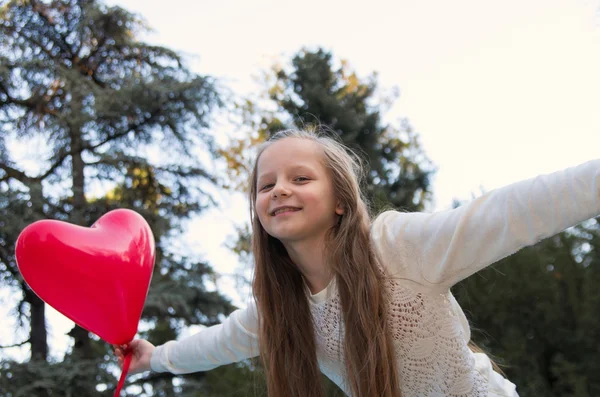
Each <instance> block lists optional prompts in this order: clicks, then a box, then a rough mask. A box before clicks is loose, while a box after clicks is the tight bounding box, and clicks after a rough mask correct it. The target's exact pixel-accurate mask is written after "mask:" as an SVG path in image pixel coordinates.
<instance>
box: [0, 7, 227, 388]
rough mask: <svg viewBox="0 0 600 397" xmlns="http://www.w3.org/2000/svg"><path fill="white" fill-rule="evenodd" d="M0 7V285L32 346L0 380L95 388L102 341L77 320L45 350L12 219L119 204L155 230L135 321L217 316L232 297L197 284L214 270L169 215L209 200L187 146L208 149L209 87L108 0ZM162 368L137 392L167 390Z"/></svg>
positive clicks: (160, 328) (100, 377) (179, 216)
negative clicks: (183, 242)
mask: <svg viewBox="0 0 600 397" xmlns="http://www.w3.org/2000/svg"><path fill="white" fill-rule="evenodd" d="M0 7H1V8H0V148H1V149H2V150H0V287H1V288H11V291H20V292H21V294H20V295H21V297H22V300H21V301H20V302H19V303H18V306H17V313H18V316H19V317H18V320H19V324H20V326H21V327H23V328H24V329H26V330H27V329H29V339H28V340H27V341H26V342H27V343H29V345H30V347H31V353H32V358H31V360H30V361H28V362H26V363H16V362H13V361H3V362H2V365H3V366H4V369H3V371H2V373H3V375H2V377H1V378H0V382H2V383H0V385H1V387H2V393H0V394H3V395H7V394H8V395H21V394H22V393H25V394H23V395H36V396H37V395H39V396H46V395H48V396H49V395H59V396H68V395H71V396H100V395H109V394H111V391H112V390H114V387H115V382H116V379H115V377H114V375H115V369H116V367H115V365H114V359H113V358H112V357H111V355H110V354H109V353H110V350H109V347H108V346H106V344H105V343H103V342H101V341H97V340H96V339H95V338H93V337H90V335H88V333H87V332H85V331H84V330H82V329H80V328H79V327H76V328H74V329H73V330H72V331H71V332H70V333H69V335H70V336H72V337H73V339H74V340H73V348H72V349H71V350H69V351H68V352H67V355H66V356H65V357H64V359H63V360H62V361H60V362H54V361H49V360H54V358H50V357H48V356H47V352H48V345H47V344H48V341H47V335H46V328H45V326H44V324H45V312H44V303H43V302H42V301H41V300H39V298H37V297H36V296H35V294H33V293H31V291H30V290H29V289H28V287H27V285H26V284H25V283H24V282H23V280H22V278H21V276H20V273H19V272H18V269H17V266H16V262H15V258H14V247H15V242H16V239H17V236H18V233H19V232H20V231H21V230H22V229H23V228H24V227H25V226H26V225H27V224H29V223H31V222H33V221H35V220H38V219H44V218H51V219H59V220H64V221H69V222H71V223H75V224H80V225H86V226H89V225H91V224H93V223H94V222H95V221H96V220H97V219H98V218H99V217H100V216H102V215H103V214H105V213H106V212H108V211H110V210H112V209H115V208H130V209H133V210H135V211H137V212H138V213H140V214H141V215H142V216H143V217H144V218H145V219H146V220H147V221H148V223H149V224H150V226H151V228H152V231H153V234H154V236H155V240H156V244H157V260H156V267H155V271H154V277H153V279H152V286H151V289H150V293H149V296H148V304H147V305H146V307H145V311H144V313H143V318H142V320H143V321H142V324H143V329H144V330H145V331H144V332H143V333H142V335H143V336H147V337H149V338H151V341H152V342H155V343H161V342H164V341H165V340H168V339H173V338H175V337H176V336H177V335H178V334H179V332H180V331H181V329H182V328H183V327H185V326H188V325H192V324H198V325H212V324H215V323H217V322H219V320H220V318H221V316H223V315H225V314H228V313H229V312H231V311H232V310H233V309H234V307H233V306H232V305H231V304H230V302H229V301H228V300H227V299H226V298H224V297H223V296H222V295H220V294H219V293H218V292H215V291H209V290H208V289H207V288H206V285H205V284H206V282H207V281H213V280H214V279H215V277H216V275H215V274H214V273H213V271H212V269H211V268H210V266H209V265H208V264H207V263H204V262H202V261H199V260H197V259H196V258H194V257H192V256H190V254H189V253H186V252H176V251H174V250H173V249H170V246H171V244H172V241H174V240H176V239H177V238H179V236H180V231H181V229H182V221H183V220H185V219H187V218H189V217H190V216H191V215H193V214H197V213H199V212H200V211H202V210H203V209H205V208H207V207H209V206H211V205H213V203H214V202H213V199H212V197H211V196H210V194H208V193H207V191H208V190H209V189H210V188H211V186H213V185H214V181H215V178H214V177H213V176H212V175H210V174H209V173H208V172H207V171H205V167H204V166H203V164H202V163H201V162H200V160H199V159H198V153H196V152H192V150H195V149H200V150H203V152H204V153H207V154H209V155H215V149H214V147H213V143H212V136H211V135H210V134H209V133H208V132H207V127H208V126H209V124H210V121H211V120H210V115H211V111H212V110H213V109H214V108H215V107H217V106H220V105H221V103H220V97H219V92H218V91H217V88H216V87H215V83H214V82H213V80H212V79H211V78H209V77H205V76H200V75H196V74H194V73H192V72H190V71H189V70H188V69H187V68H186V66H185V65H184V62H183V60H182V59H181V58H180V57H179V55H178V54H176V53H174V52H173V51H172V50H170V49H168V48H163V47H159V46H153V45H149V44H147V43H143V42H140V41H139V40H138V39H137V37H138V36H139V33H141V32H143V31H144V30H145V29H146V27H145V26H144V24H143V22H142V21H141V20H140V19H139V18H138V17H137V16H135V15H133V14H130V13H129V12H127V11H125V10H123V9H121V8H119V7H107V6H105V5H103V4H102V3H100V2H98V1H92V0H81V1H76V0H53V1H36V0H14V1H4V2H2V3H1V6H0ZM15 147H19V148H20V149H19V150H18V151H16V150H15ZM156 147H160V148H161V150H160V153H159V154H153V151H154V152H155V148H156ZM17 295H18V294H17ZM99 357H101V358H99ZM111 367H112V369H111ZM173 378H174V376H173V375H168V376H166V375H160V376H156V374H154V375H152V374H151V375H144V376H142V377H138V378H137V379H136V380H135V382H136V383H135V384H136V385H138V386H140V387H141V388H142V389H143V390H145V391H148V393H149V394H148V395H151V394H152V393H154V394H156V395H166V394H165V393H167V394H169V393H175V394H174V395H176V394H177V392H176V391H173V390H175V389H173V382H174V381H173ZM177 382H179V384H182V382H183V383H185V381H182V378H179V380H177V381H176V383H177ZM19 393H20V394H19ZM161 393H162V394H161Z"/></svg>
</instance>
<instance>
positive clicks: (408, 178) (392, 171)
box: [222, 49, 434, 211]
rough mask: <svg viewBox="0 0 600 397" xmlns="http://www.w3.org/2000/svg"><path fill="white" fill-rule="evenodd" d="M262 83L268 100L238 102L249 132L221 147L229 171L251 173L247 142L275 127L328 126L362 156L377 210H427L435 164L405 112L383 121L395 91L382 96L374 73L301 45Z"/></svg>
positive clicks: (243, 175) (259, 138) (257, 139)
mask: <svg viewBox="0 0 600 397" xmlns="http://www.w3.org/2000/svg"><path fill="white" fill-rule="evenodd" d="M263 84H264V86H265V95H264V96H263V99H262V100H261V99H259V100H247V101H246V102H245V103H244V104H243V105H242V106H241V109H242V110H243V112H242V120H243V122H244V124H246V125H251V126H252V128H253V130H254V131H253V132H252V133H251V136H250V138H247V137H243V138H242V139H239V140H237V141H235V142H234V144H232V146H231V147H230V148H229V149H228V150H224V151H223V153H222V154H223V155H224V156H225V158H226V159H227V160H228V161H229V169H230V170H231V173H232V178H234V179H235V178H236V177H237V178H239V179H241V180H247V179H246V175H247V169H248V168H249V164H248V162H247V160H246V158H247V156H248V149H249V148H252V147H254V146H256V145H257V144H258V143H260V142H263V141H264V140H265V139H267V138H268V137H269V136H271V135H272V134H274V133H276V132H277V131H280V130H282V129H288V128H298V129H303V128H310V127H311V126H312V127H315V126H316V127H318V126H320V125H323V126H325V127H326V128H327V129H328V130H330V131H331V132H333V133H334V134H336V135H338V136H339V137H340V138H341V140H342V142H343V143H344V144H346V145H347V146H349V147H351V148H353V149H355V150H357V151H358V152H359V153H361V154H362V155H363V156H364V157H365V159H366V161H367V168H368V172H367V173H366V176H367V181H366V182H367V183H366V190H367V193H368V196H369V199H370V201H371V202H372V204H373V207H374V209H375V210H376V211H378V210H380V209H382V208H385V207H389V206H392V207H394V208H399V209H402V210H407V211H416V210H420V209H423V206H424V204H425V202H427V200H428V199H429V198H430V197H431V191H430V178H431V175H432V173H433V172H434V170H433V167H432V165H431V163H430V161H429V160H428V158H427V157H426V156H425V154H424V153H423V151H422V150H421V148H420V145H419V142H418V136H417V134H416V133H415V132H414V130H413V129H412V127H411V126H410V124H409V122H408V121H407V120H406V119H403V120H400V121H399V122H398V123H397V124H391V123H385V122H384V121H383V116H382V114H383V113H384V111H385V110H386V108H387V107H388V106H390V105H391V104H392V103H393V101H394V99H395V96H394V95H387V96H386V95H382V99H378V98H377V95H379V94H380V93H379V91H378V83H377V74H376V73H373V74H371V75H370V76H369V77H367V78H365V79H360V78H359V77H358V75H357V74H356V72H354V71H352V70H351V68H350V67H349V64H348V63H347V62H346V61H341V62H339V65H337V63H336V61H335V59H334V57H333V55H332V54H331V53H330V52H327V51H325V50H323V49H317V50H315V51H310V50H307V49H304V50H301V51H299V52H298V53H297V54H295V55H294V56H293V58H292V60H291V63H290V65H288V66H281V65H274V66H273V68H272V70H271V71H269V72H267V73H266V74H265V75H264V76H263Z"/></svg>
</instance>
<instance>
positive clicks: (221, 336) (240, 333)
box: [150, 304, 259, 374]
mask: <svg viewBox="0 0 600 397" xmlns="http://www.w3.org/2000/svg"><path fill="white" fill-rule="evenodd" d="M257 329H258V321H257V312H256V305H254V304H253V305H250V306H248V307H247V308H246V309H240V310H236V311H234V312H233V313H231V315H230V316H229V317H228V318H227V319H225V321H223V322H222V323H221V324H218V325H214V326H212V327H209V328H206V329H204V330H202V331H200V332H198V333H196V334H194V335H191V336H189V337H187V338H185V339H182V340H179V341H169V342H167V343H165V344H164V345H161V346H157V347H156V349H154V351H153V352H152V357H151V360H150V366H151V368H152V370H153V371H156V372H172V373H174V374H185V373H190V372H197V371H207V370H210V369H213V368H215V367H218V366H220V365H225V364H230V363H232V362H237V361H241V360H244V359H246V358H250V357H255V356H257V355H258V354H259V350H258V336H257Z"/></svg>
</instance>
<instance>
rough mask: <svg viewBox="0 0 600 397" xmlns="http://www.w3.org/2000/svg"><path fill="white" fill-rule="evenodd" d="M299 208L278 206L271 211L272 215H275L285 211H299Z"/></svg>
mask: <svg viewBox="0 0 600 397" xmlns="http://www.w3.org/2000/svg"><path fill="white" fill-rule="evenodd" d="M300 210H301V208H294V207H285V208H279V209H277V210H275V211H273V212H271V215H272V216H277V215H280V214H283V213H286V212H297V211H300Z"/></svg>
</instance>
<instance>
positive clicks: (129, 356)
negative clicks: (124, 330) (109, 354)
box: [114, 349, 133, 397]
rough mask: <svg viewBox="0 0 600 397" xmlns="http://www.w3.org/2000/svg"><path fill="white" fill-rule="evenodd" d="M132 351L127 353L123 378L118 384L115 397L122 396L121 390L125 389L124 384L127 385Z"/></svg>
mask: <svg viewBox="0 0 600 397" xmlns="http://www.w3.org/2000/svg"><path fill="white" fill-rule="evenodd" d="M132 355H133V354H132V352H131V349H127V350H126V351H125V360H124V361H123V370H122V371H121V377H120V378H119V383H118V384H117V389H116V390H115V396H114V397H119V394H121V389H122V388H123V384H124V383H125V378H126V377H127V372H128V371H129V364H131V356H132Z"/></svg>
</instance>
